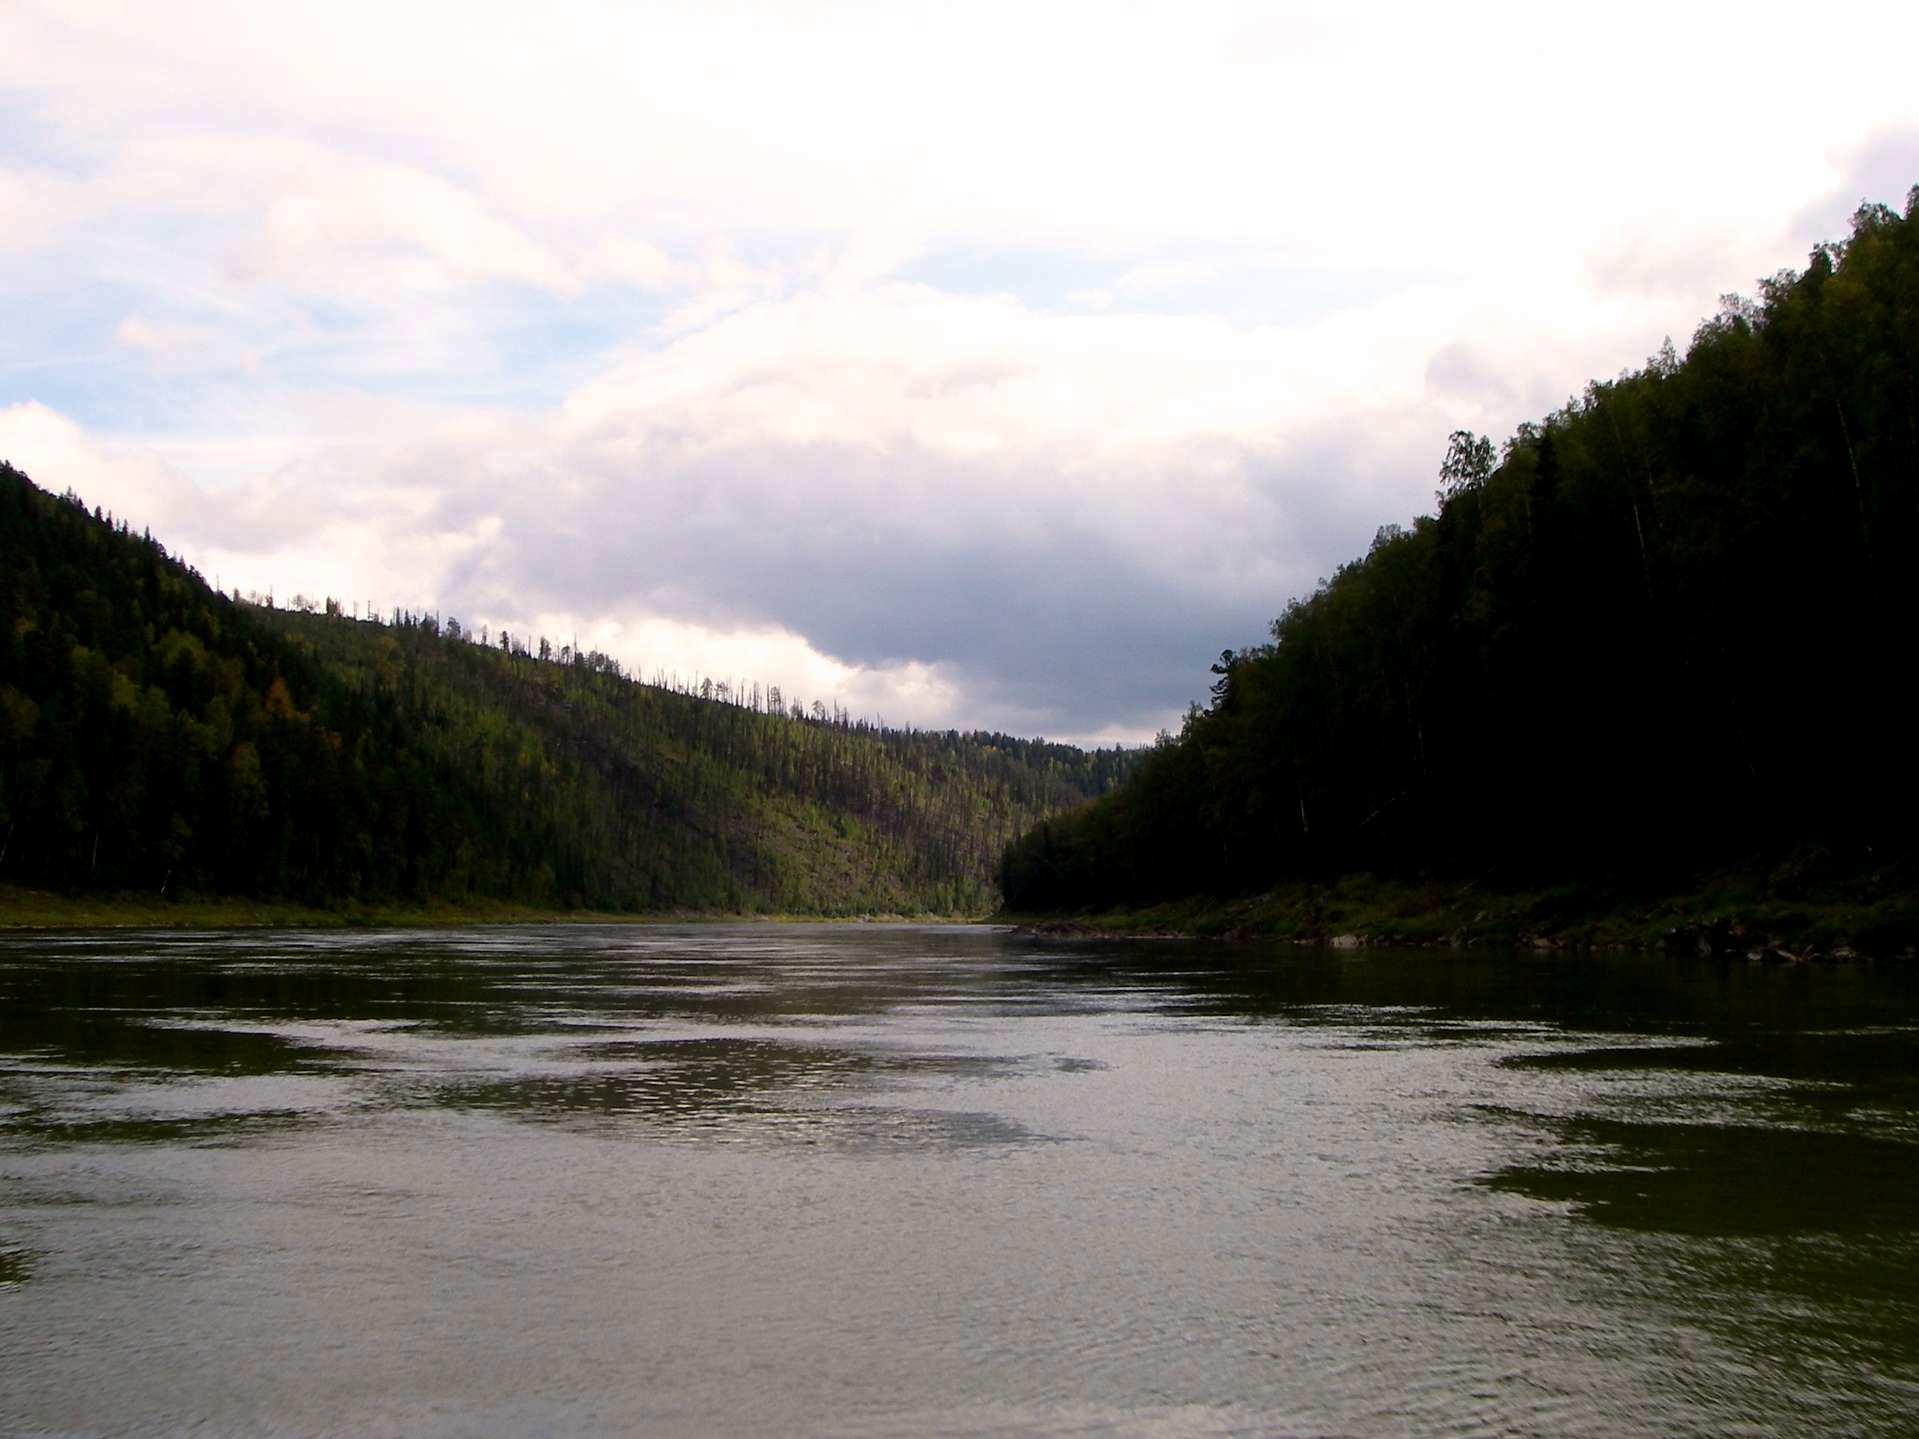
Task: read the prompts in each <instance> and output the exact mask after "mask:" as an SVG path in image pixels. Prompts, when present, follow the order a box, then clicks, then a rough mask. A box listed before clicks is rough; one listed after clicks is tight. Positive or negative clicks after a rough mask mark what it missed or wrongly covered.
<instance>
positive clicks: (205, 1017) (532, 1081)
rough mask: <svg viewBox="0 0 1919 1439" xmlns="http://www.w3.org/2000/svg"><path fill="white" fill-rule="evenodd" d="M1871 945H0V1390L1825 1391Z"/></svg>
mask: <svg viewBox="0 0 1919 1439" xmlns="http://www.w3.org/2000/svg"><path fill="white" fill-rule="evenodd" d="M1915 1060H1919V989H1916V988H1915V984H1914V982H1913V978H1912V976H1911V975H1910V974H1908V973H1905V972H1903V971H1897V970H1892V971H1888V970H1884V969H1881V970H1877V971H1875V970H1872V969H1868V968H1842V969H1816V970H1814V969H1805V968H1786V969H1774V968H1763V967H1756V966H1747V965H1744V964H1738V965H1728V964H1724V963H1718V962H1713V961H1693V960H1685V961H1670V960H1665V959H1616V960H1595V959H1589V958H1586V959H1580V958H1567V957H1564V956H1514V955H1484V954H1460V955H1455V954H1446V953H1433V952H1421V953H1407V954H1394V953H1388V952H1379V951H1365V952H1361V953H1358V954H1340V955H1327V954H1314V953H1310V952H1305V951H1299V950H1294V949H1279V950H1236V949H1231V948H1226V947H1218V946H1186V945H1179V944H1171V943H1168V944H1154V945H1139V946H1128V947H1101V946H1087V945H1070V946H1061V945H1048V944H1045V943H1041V942H1034V941H1027V940H1019V939H1014V938H1011V937H1009V936H1007V935H1004V934H1002V933H999V932H996V931H992V930H985V929H968V928H924V927H898V928H890V927H888V928H881V927H871V926H847V927H834V926H803V927H780V926H764V925H759V926H720V927H704V926H703V927H691V928H525V929H485V930H458V931H446V932H440V933H420V932H406V933H367V934H349V935H342V934H339V933H325V934H318V933H316V934H294V933H288V934H267V935H261V934H247V935H213V934H202V935H194V934H184V935H183V934H164V935H151V934H148V935H140V934H133V935H129V934H120V935H113V936H104V937H103V936H33V935H16V936H12V937H9V938H5V939H0V1432H6V1433H9V1434H13V1433H23V1434H36V1433H46V1434H54V1433H58V1434H123V1433H124V1434H132V1433H140V1434H152V1433H171V1432H184V1431H187V1430H192V1431H193V1432H194V1433H196V1434H266V1433H285V1434H329V1433H340V1434H345V1433H356V1434H394V1435H400V1434H407V1435H415V1434H426V1435H436V1434H442V1435H456V1434H457V1435H465V1434H508V1433H536V1432H537V1433H547V1434H598V1433H608V1432H638V1433H659V1434H699V1433H713V1432H733V1433H738V1432H746V1431H774V1430H780V1431H787V1432H800V1433H835V1434H856V1435H861V1434H873V1435H881V1434H916V1433H927V1434H933V1433H938V1434H1002V1433H1003V1434H1028V1433H1041V1434H1072V1435H1080V1434H1108V1433H1114V1434H1120V1433H1125V1434H1131V1433H1165V1434H1272V1433H1281V1434H1285V1433H1298V1434H1322V1433H1324V1434H1355V1435H1369V1434H1482V1433H1483V1434H1542V1435H1546V1434H1551V1435H1562V1434H1575V1435H1576V1434H1592V1435H1601V1434H1605V1435H1624V1434H1642V1433H1663V1434H1701V1435H1704V1434H1712V1435H1726V1434H1783V1433H1804V1432H1819V1433H1825V1434H1846V1433H1857V1434H1870V1433H1888V1432H1904V1431H1907V1430H1909V1429H1910V1427H1911V1425H1912V1424H1913V1422H1914V1421H1913V1418H1912V1416H1913V1415H1914V1414H1916V1413H1919V1078H1916V1077H1919V1066H1916V1065H1915Z"/></svg>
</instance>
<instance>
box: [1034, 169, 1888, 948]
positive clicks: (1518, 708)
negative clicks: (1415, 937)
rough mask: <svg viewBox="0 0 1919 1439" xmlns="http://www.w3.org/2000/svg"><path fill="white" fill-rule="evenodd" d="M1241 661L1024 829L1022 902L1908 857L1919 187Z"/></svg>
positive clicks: (1523, 448)
mask: <svg viewBox="0 0 1919 1439" xmlns="http://www.w3.org/2000/svg"><path fill="white" fill-rule="evenodd" d="M1438 480H1439V488H1438V492H1437V494H1436V496H1435V501H1436V503H1435V508H1434V512H1433V513H1431V514H1427V515H1422V516H1420V517H1419V518H1417V519H1415V520H1413V521H1412V523H1411V524H1410V525H1406V526H1401V525H1388V526H1386V527H1385V528H1382V529H1381V530H1380V531H1379V532H1378V535H1377V537H1376V538H1375V539H1374V541H1373V543H1372V546H1371V548H1370V549H1369V550H1368V552H1367V553H1366V554H1365V555H1364V556H1361V557H1359V558H1356V559H1354V560H1353V561H1351V562H1350V563H1348V564H1346V565H1344V566H1343V567H1341V568H1340V569H1339V571H1338V572H1337V573H1336V574H1334V575H1333V576H1332V577H1331V578H1330V579H1327V580H1325V581H1323V582H1322V583H1321V584H1320V586H1319V587H1318V589H1317V590H1316V591H1315V592H1314V593H1312V594H1310V595H1308V596H1304V597H1302V598H1299V599H1296V600H1295V601H1293V602H1292V603H1290V604H1288V605H1287V606H1286V607H1285V609H1284V612H1283V613H1282V614H1280V616H1279V617H1278V619H1277V620H1275V621H1274V623H1273V625H1272V631H1271V639H1270V642H1268V643H1266V644H1262V645H1258V646H1254V647H1250V648H1247V649H1242V650H1238V651H1228V652H1225V653H1222V654H1221V655H1220V656H1219V659H1218V662H1217V663H1216V664H1215V665H1214V667H1213V668H1214V672H1215V674H1216V676H1217V682H1216V683H1215V684H1214V685H1213V688H1212V696H1211V702H1210V704H1208V705H1206V706H1204V707H1200V706H1197V705H1196V706H1194V707H1193V709H1192V711H1191V712H1190V713H1189V714H1188V716H1187V718H1186V721H1185V724H1184V726H1183V728H1182V730H1181V732H1180V733H1179V734H1178V736H1177V737H1168V738H1165V739H1163V741H1162V743H1161V744H1160V745H1159V746H1158V747H1157V748H1156V749H1154V750H1153V751H1152V752H1151V753H1150V754H1149V755H1148V756H1147V757H1146V758H1145V759H1144V760H1143V762H1142V764H1141V766H1140V768H1139V769H1138V771H1137V772H1136V773H1135V775H1134V776H1133V777H1132V779H1131V780H1130V781H1129V782H1128V784H1127V785H1126V786H1125V788H1124V789H1122V790H1121V791H1119V792H1118V793H1116V794H1112V795H1109V796H1105V797H1102V798H1099V799H1096V800H1094V801H1093V802H1091V803H1089V804H1087V805H1084V806H1082V807H1080V808H1078V809H1076V810H1073V811H1071V812H1070V813H1068V814H1065V815H1062V816H1058V817H1055V818H1052V819H1048V820H1045V821H1042V822H1041V823H1039V824H1038V825H1036V826H1035V827H1034V828H1033V829H1032V830H1031V831H1029V832H1028V833H1027V834H1025V835H1024V836H1022V837H1021V838H1020V839H1019V840H1018V841H1017V842H1016V843H1014V844H1013V845H1011V846H1009V848H1008V849H1007V851H1006V853H1005V854H1004V856H1003V858H1002V864H1001V884H1002V886H1003V889H1004V892H1005V894H1006V897H1007V901H1008V904H1009V906H1011V907H1012V908H1014V909H1016V910H1021V911H1028V912H1054V913H1071V912H1097V911H1103V910H1106V909H1109V908H1112V907H1115V906H1140V905H1146V904H1151V903H1154V902H1157V901H1166V900H1170V899H1174V898H1177V897H1182V896H1194V895H1212V896H1231V895H1247V894H1253V893H1256V892H1260V891H1264V890H1268V889H1271V888H1272V887H1274V886H1277V885H1281V884H1287V883H1299V882H1302V881H1303V882H1320V881H1326V880H1329V879H1331V878H1332V877H1336V876H1342V875H1354V874H1361V873H1363V874H1371V875H1381V876H1394V877H1398V878H1400V879H1404V880H1407V881H1414V882H1417V881H1421V880H1433V879H1444V880H1447V881H1449V882H1452V883H1455V884H1460V885H1466V886H1470V885H1474V884H1479V885H1488V886H1499V885H1504V886H1527V885H1549V884H1553V883H1558V882H1562V881H1566V880H1569V879H1579V880H1591V881H1601V882H1605V883H1611V884H1618V885H1622V886H1627V887H1631V888H1634V889H1636V890H1638V891H1641V892H1650V891H1657V890H1659V889H1661V888H1671V887H1673V886H1675V885H1682V884H1685V883H1687V882H1689V881H1690V880H1691V879H1692V878H1693V877H1695V876H1696V875H1698V874H1699V873H1700V872H1701V871H1703V870H1705V869H1709V868H1711V867H1713V866H1721V865H1737V866H1743V867H1745V868H1746V869H1748V870H1752V871H1753V872H1756V873H1758V874H1761V875H1762V876H1765V877H1766V879H1765V882H1766V883H1767V884H1770V885H1772V886H1773V887H1775V888H1777V889H1779V890H1781V891H1782V892H1790V891H1791V890H1792V889H1793V888H1794V887H1795V886H1804V885H1805V884H1807V883H1809V882H1812V881H1813V880H1816V879H1817V878H1818V877H1819V876H1821V875H1831V874H1853V875H1866V876H1870V877H1871V879H1870V883H1871V884H1872V885H1876V886H1878V887H1880V888H1881V889H1886V888H1888V887H1890V888H1892V889H1898V888H1900V887H1903V888H1904V890H1906V891H1907V892H1910V891H1911V890H1912V889H1913V888H1915V885H1914V881H1913V871H1912V864H1913V847H1914V841H1913V834H1914V823H1913V815H1914V801H1915V798H1919V795H1915V779H1916V778H1919V747H1916V746H1915V742H1914V737H1915V734H1919V726H1916V725H1915V723H1914V718H1913V710H1912V700H1911V698H1910V685H1911V671H1912V666H1913V657H1914V636H1915V633H1916V631H1915V624H1914V621H1915V619H1919V614H1916V613H1915V610H1916V608H1919V587H1915V584H1914V569H1913V565H1914V559H1913V557H1914V555H1915V554H1919V188H1915V189H1914V190H1913V192H1912V194H1911V195H1910V196H1909V197H1908V199H1907V202H1906V209H1905V213H1904V214H1903V215H1901V214H1899V213H1896V212H1895V211H1893V210H1892V209H1890V208H1888V207H1885V206H1881V205H1867V206H1864V207H1863V208H1861V209H1860V210H1859V211H1858V212H1857V214H1856V215H1855V216H1854V219H1853V222H1852V227H1851V233H1850V235H1849V237H1848V238H1847V239H1845V240H1844V241H1843V242H1839V243H1831V244H1824V245H1821V246H1819V247H1818V248H1817V249H1815V250H1814V251H1813V253H1812V255H1811V257H1810V260H1809V262H1808V264H1807V265H1806V267H1805V269H1804V270H1803V271H1799V272H1792V271H1787V272H1782V273H1780V274H1777V275H1774V276H1772V277H1771V278H1769V279H1767V280H1764V281H1762V282H1761V283H1760V285H1759V290H1758V297H1757V298H1756V299H1750V300H1749V299H1744V298H1740V297H1737V296H1728V297H1727V298H1726V299H1725V300H1724V301H1723V302H1722V306H1721V309H1720V312H1719V313H1718V314H1717V315H1715V316H1714V317H1713V318H1711V319H1709V320H1707V321H1706V322H1705V323H1703V324H1702V325H1700V326H1699V328H1698V330H1697V332H1696V333H1695V334H1694V335H1693V337H1692V340H1691V343H1690V345H1689V346H1688V347H1687V349H1686V353H1685V355H1684V357H1683V358H1681V357H1680V356H1679V355H1678V353H1677V352H1676V351H1675V350H1674V349H1673V347H1672V345H1671V343H1670V341H1669V342H1668V343H1667V345H1666V346H1665V347H1664V348H1663V349H1662V350H1661V351H1660V353H1658V354H1656V355H1654V356H1653V357H1652V358H1651V359H1650V360H1649V361H1648V362H1647V363H1646V364H1645V365H1644V366H1643V367H1642V368H1640V369H1637V370H1634V371H1630V372H1627V373H1622V374H1621V375H1620V376H1619V377H1618V378H1617V379H1614V380H1607V381H1595V382H1593V383H1592V384H1590V385H1588V386H1587V388H1586V390H1585V393H1584V394H1583V395H1580V396H1577V397H1575V398H1573V399H1571V400H1569V401H1568V402H1567V403H1566V404H1565V405H1564V406H1563V407H1562V408H1560V409H1558V410H1556V411H1554V412H1553V413H1551V414H1549V415H1547V416H1545V418H1544V419H1542V420H1540V421H1538V422H1536V423H1527V424H1523V425H1521V426H1520V427H1519V428H1518V430H1517V431H1516V432H1515V433H1514V434H1513V435H1512V436H1511V437H1510V438H1508V439H1507V440H1506V441H1505V442H1504V444H1503V445H1500V446H1497V447H1496V446H1495V445H1494V443H1493V441H1492V439H1491V438H1489V437H1484V436H1478V435H1474V434H1471V433H1469V432H1465V431H1461V432H1458V433H1455V434H1454V435H1453V436H1452V438H1451V441H1450V443H1449V444H1448V446H1447V449H1446V452H1445V456H1444V459H1443V462H1442V463H1441V465H1440V468H1439V474H1438Z"/></svg>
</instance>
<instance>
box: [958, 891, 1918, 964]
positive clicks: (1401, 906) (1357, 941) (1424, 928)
mask: <svg viewBox="0 0 1919 1439" xmlns="http://www.w3.org/2000/svg"><path fill="white" fill-rule="evenodd" d="M994 918H995V919H997V920H998V921H1000V922H1001V923H1005V924H1010V925H1012V926H1013V927H1014V933H1015V934H1019V935H1023V936H1028V937H1033V938H1043V939H1050V940H1063V941H1069V942H1070V941H1074V940H1089V941H1090V940H1116V939H1124V940H1137V941H1147V940H1168V939H1183V940H1218V941H1242V942H1243V941H1256V942H1265V943H1277V944H1293V945H1300V946H1310V947H1319V948H1325V949H1331V950H1353V951H1356V950H1364V949H1373V948H1397V949H1478V948H1486V947H1491V946H1499V947H1510V948H1514V949H1524V950H1533V951H1537V952H1540V953H1551V952H1555V951H1570V952H1582V953H1583V952H1606V951H1611V952H1631V953H1654V952H1660V953H1666V954H1685V955H1698V956H1702V957H1706V956H1710V957H1718V958H1730V959H1746V960H1751V961H1753V962H1755V963H1776V964H1796V963H1808V962H1818V963H1853V962H1862V961H1872V960H1891V961H1895V962H1897V961H1915V960H1919V893H1916V892H1915V891H1914V890H1912V889H1911V888H1907V887H1903V886H1899V885H1889V884H1887V883H1886V882H1885V877H1882V876H1876V875H1875V876H1850V877H1848V878H1846V879H1845V880H1843V881H1835V882H1832V883H1830V884H1828V885H1825V886H1817V885H1807V886H1805V888H1804V889H1803V890H1802V891H1801V892H1798V893H1780V892H1777V891H1776V890H1774V889H1771V888H1769V887H1768V886H1767V885H1766V884H1765V883H1764V882H1763V881H1759V880H1755V879H1754V878H1753V877H1751V876H1747V875H1743V874H1739V873H1726V874H1719V875H1713V876H1708V877H1704V878H1702V879H1701V880H1699V881H1698V882H1697V883H1695V884H1693V885H1691V886H1688V887H1686V888H1684V889H1681V890H1677V891H1646V892H1638V891H1632V890H1625V889H1621V888H1615V887H1613V886H1611V885H1607V884H1590V885H1582V884H1570V885H1561V886H1556V887H1550V888H1536V889H1525V890H1494V889H1488V888H1486V887H1483V886H1481V885H1480V884H1478V883H1477V882H1475V883H1468V884H1464V885H1452V884H1442V883H1440V882H1438V881H1430V880H1429V881H1424V882H1410V881H1399V880H1382V879H1379V878H1376V877H1375V876H1372V875H1363V874H1362V875H1346V876H1342V877H1341V878H1339V879H1336V880H1331V881H1327V882H1323V883H1307V882H1303V881H1301V882H1294V883H1290V884H1287V885H1282V886H1279V887H1277V888H1275V889H1271V890H1268V891H1266V892H1265V893H1263V894H1258V895H1253V896H1249V897H1245V898H1241V899H1233V900H1222V899H1216V898H1213V897H1211V896H1196V897H1191V898H1187V899H1181V900H1171V901H1167V902H1164V903H1161V904H1157V905H1150V906H1144V907H1141V908H1137V909H1114V910H1107V911H1103V912H1098V913H1092V912H1088V913H1077V914H1022V913H1010V912H1007V913H1001V914H998V915H995V916H994Z"/></svg>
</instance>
